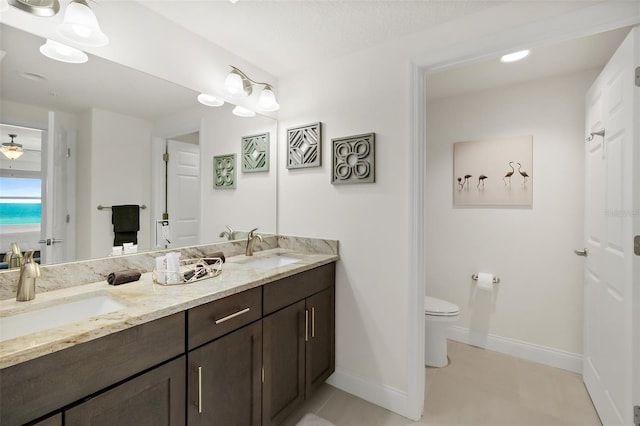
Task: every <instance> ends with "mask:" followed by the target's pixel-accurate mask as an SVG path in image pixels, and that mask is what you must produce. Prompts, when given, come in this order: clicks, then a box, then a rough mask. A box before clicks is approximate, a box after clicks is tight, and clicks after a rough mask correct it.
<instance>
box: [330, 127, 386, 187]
mask: <svg viewBox="0 0 640 426" xmlns="http://www.w3.org/2000/svg"><path fill="white" fill-rule="evenodd" d="M331 143H332V150H333V155H332V159H333V160H332V173H331V183H333V184H345V183H374V182H375V181H376V173H375V172H376V167H375V166H376V163H375V151H376V150H375V143H376V134H375V133H367V134H364V135H357V136H347V137H344V138H338V139H332V140H331Z"/></svg>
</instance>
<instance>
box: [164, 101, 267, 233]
mask: <svg viewBox="0 0 640 426" xmlns="http://www.w3.org/2000/svg"><path fill="white" fill-rule="evenodd" d="M232 109H233V106H232V105H230V104H225V105H224V106H222V107H217V108H211V107H197V108H193V109H190V110H187V111H183V112H181V113H179V114H175V115H174V116H171V117H165V118H163V119H162V120H159V121H158V122H156V123H154V129H153V134H154V136H159V137H161V138H163V139H164V138H171V137H174V136H176V135H180V134H186V133H191V132H193V131H200V144H201V151H200V152H201V157H200V163H201V174H200V176H201V180H202V182H201V183H202V185H201V187H202V205H201V208H202V226H201V239H202V242H212V241H222V240H224V239H225V238H220V237H219V235H220V232H222V231H225V230H226V227H225V225H229V226H231V227H232V228H233V229H234V230H236V231H245V232H246V231H249V230H251V229H253V228H256V227H257V228H258V233H275V232H276V231H277V229H276V226H277V223H276V215H277V206H276V204H277V197H276V192H277V178H276V175H277V159H278V156H277V151H278V144H277V138H278V134H277V131H278V123H277V121H276V120H275V119H273V118H270V117H267V116H263V115H256V116H255V117H250V118H245V117H237V116H235V115H233V114H232V113H231V110H232ZM183 132H184V133H183ZM261 133H269V134H270V166H269V170H268V171H266V172H255V173H245V172H242V162H241V161H242V155H241V153H242V145H241V138H242V137H243V136H252V135H256V134H261ZM234 153H235V154H236V188H235V189H224V190H221V189H214V187H213V157H214V156H217V155H226V154H234ZM159 169H162V170H158V171H157V172H158V173H159V174H158V176H159V177H158V178H156V179H154V180H157V181H160V180H162V182H164V180H163V179H164V168H163V167H159ZM161 186H162V185H161ZM163 191H164V187H162V191H161V192H162V193H161V194H157V196H156V198H159V199H164V192H163ZM158 211H162V210H161V209H159V210H158ZM158 219H160V217H158Z"/></svg>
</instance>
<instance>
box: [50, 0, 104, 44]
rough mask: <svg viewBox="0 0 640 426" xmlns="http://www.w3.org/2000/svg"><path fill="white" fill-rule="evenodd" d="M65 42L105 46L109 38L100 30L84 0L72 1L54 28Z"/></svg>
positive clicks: (94, 16) (96, 20)
mask: <svg viewBox="0 0 640 426" xmlns="http://www.w3.org/2000/svg"><path fill="white" fill-rule="evenodd" d="M56 29H57V30H58V34H60V35H61V36H62V37H64V38H65V39H66V40H68V41H71V42H74V43H77V44H79V45H81V46H93V47H99V46H105V45H107V44H108V43H109V37H107V35H106V34H105V33H103V32H102V30H101V29H100V25H99V24H98V19H97V18H96V15H95V14H94V13H93V11H92V10H91V8H90V7H89V5H88V4H87V2H86V1H85V0H72V1H71V3H69V6H67V10H65V12H64V21H63V22H62V24H60V25H58V27H57V28H56Z"/></svg>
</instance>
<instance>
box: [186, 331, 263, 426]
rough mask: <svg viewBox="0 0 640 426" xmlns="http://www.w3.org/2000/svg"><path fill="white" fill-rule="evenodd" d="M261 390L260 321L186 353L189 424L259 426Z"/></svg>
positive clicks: (260, 418)
mask: <svg viewBox="0 0 640 426" xmlns="http://www.w3.org/2000/svg"><path fill="white" fill-rule="evenodd" d="M261 391H262V323H261V321H256V322H254V323H252V324H249V325H247V326H245V327H243V328H241V329H239V330H236V331H234V332H233V333H230V334H227V335H226V336H224V337H222V338H220V339H217V340H214V341H213V342H211V343H208V344H206V345H204V346H202V347H200V348H198V349H195V350H193V351H191V352H189V391H188V399H187V404H188V408H187V415H188V420H189V421H188V424H189V425H190V426H193V425H207V426H217V425H220V426H259V425H260V424H261V421H262V416H261V408H262V407H261V402H262V401H261V399H260V396H261Z"/></svg>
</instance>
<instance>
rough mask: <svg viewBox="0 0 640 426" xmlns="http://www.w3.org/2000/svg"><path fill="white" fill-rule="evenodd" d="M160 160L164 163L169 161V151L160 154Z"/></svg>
mask: <svg viewBox="0 0 640 426" xmlns="http://www.w3.org/2000/svg"><path fill="white" fill-rule="evenodd" d="M162 161H164V162H165V163H168V162H169V153H168V152H165V153H164V154H162Z"/></svg>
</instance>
